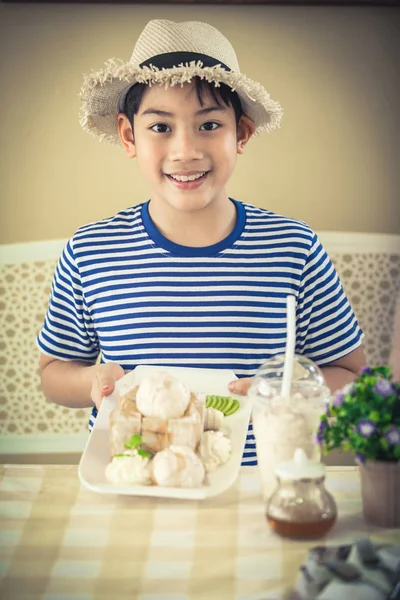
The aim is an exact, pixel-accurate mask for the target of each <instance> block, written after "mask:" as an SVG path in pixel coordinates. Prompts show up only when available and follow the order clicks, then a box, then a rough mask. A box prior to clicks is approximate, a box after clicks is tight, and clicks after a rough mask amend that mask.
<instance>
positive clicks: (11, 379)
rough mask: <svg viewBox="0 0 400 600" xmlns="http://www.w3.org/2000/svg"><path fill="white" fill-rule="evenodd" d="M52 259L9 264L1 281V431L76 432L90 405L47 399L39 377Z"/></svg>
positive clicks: (3, 272)
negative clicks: (40, 335) (39, 343)
mask: <svg viewBox="0 0 400 600" xmlns="http://www.w3.org/2000/svg"><path fill="white" fill-rule="evenodd" d="M55 266H56V261H44V262H32V263H20V264H9V265H3V266H2V267H1V281H0V381H1V384H0V385H1V387H0V435H7V434H14V435H23V434H31V433H78V432H80V431H84V430H85V429H86V428H87V421H88V415H89V409H85V410H80V409H79V410H72V409H70V408H65V407H62V406H58V405H56V404H53V403H51V402H48V401H47V400H46V399H45V398H44V396H43V394H42V392H41V390H40V381H39V369H38V361H39V351H38V349H37V347H36V336H37V333H38V331H39V329H40V327H41V325H42V323H43V318H44V314H45V311H46V308H47V302H48V299H49V293H50V284H51V280H52V277H53V272H54V269H55Z"/></svg>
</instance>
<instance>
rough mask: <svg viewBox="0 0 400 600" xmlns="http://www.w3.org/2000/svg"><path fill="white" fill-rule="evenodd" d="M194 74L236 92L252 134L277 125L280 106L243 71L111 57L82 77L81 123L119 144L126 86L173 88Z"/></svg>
mask: <svg viewBox="0 0 400 600" xmlns="http://www.w3.org/2000/svg"><path fill="white" fill-rule="evenodd" d="M194 77H199V78H200V79H203V80H206V81H208V82H209V83H213V84H214V85H215V86H216V87H219V86H220V85H221V83H224V84H226V85H228V86H229V87H230V88H231V89H232V91H235V92H236V93H237V94H238V96H239V98H240V101H241V104H242V109H243V112H244V113H245V114H246V115H247V116H248V117H249V118H250V119H251V120H252V121H253V122H254V123H255V125H256V131H255V135H257V134H259V133H261V132H263V131H267V132H270V131H272V130H274V129H275V128H277V127H279V126H280V122H281V119H282V115H283V109H282V107H281V106H280V104H279V103H278V102H275V101H274V100H272V98H271V97H270V95H269V94H268V92H267V91H266V89H265V88H264V87H263V86H262V85H261V84H260V83H258V82H256V81H253V80H252V79H249V78H248V77H246V75H244V74H243V73H237V72H234V71H227V70H226V69H224V68H223V67H221V66H219V65H216V66H212V67H206V66H203V63H202V62H201V61H197V62H196V61H192V62H190V63H185V64H180V65H178V66H177V67H171V68H167V69H164V68H163V69H158V68H157V67H154V66H144V67H137V66H136V67H135V66H133V65H132V64H131V63H129V62H127V63H124V62H123V61H119V60H117V59H110V60H109V61H107V63H106V64H105V68H104V69H102V70H100V71H97V72H93V73H90V74H89V75H87V76H85V78H84V82H83V85H82V88H81V92H80V95H79V97H80V101H81V107H80V119H79V120H80V124H81V126H82V128H83V129H84V130H85V131H87V132H88V133H90V134H92V135H94V136H96V137H98V138H99V139H100V140H101V141H103V142H108V143H110V144H114V145H119V144H120V139H119V136H118V129H117V114H118V112H119V110H118V101H119V97H120V95H121V94H122V93H123V92H124V90H126V89H127V88H128V87H131V86H132V85H134V84H136V83H145V84H147V85H149V86H152V85H164V86H165V87H169V86H171V87H173V86H176V85H184V84H186V83H190V82H191V81H192V79H193V78H194Z"/></svg>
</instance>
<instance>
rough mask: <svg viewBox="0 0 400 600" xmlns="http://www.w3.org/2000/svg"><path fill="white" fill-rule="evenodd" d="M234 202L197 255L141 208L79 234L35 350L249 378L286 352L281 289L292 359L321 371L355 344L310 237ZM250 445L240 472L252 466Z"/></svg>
mask: <svg viewBox="0 0 400 600" xmlns="http://www.w3.org/2000/svg"><path fill="white" fill-rule="evenodd" d="M233 202H234V203H235V206H236V210H237V222H236V226H235V228H234V230H233V232H232V233H231V234H230V235H229V236H228V237H227V238H226V239H224V240H222V241H221V242H219V243H218V244H215V245H213V246H208V247H206V248H191V247H184V246H179V245H177V244H173V243H172V242H170V241H169V240H167V239H166V238H164V237H163V236H162V235H161V233H160V232H159V231H158V230H157V229H156V227H155V226H154V224H153V223H152V221H151V219H150V216H149V212H148V203H144V204H140V205H138V206H135V207H133V208H129V209H126V210H124V211H121V212H120V213H118V214H117V215H116V216H114V217H112V218H110V219H106V220H104V221H100V222H97V223H91V224H89V225H86V226H83V227H81V228H80V229H78V231H77V232H76V233H75V235H74V236H73V238H72V239H71V240H70V241H69V242H68V244H67V245H66V247H65V249H64V251H63V253H62V255H61V257H60V260H59V263H58V265H57V269H56V272H55V275H54V280H53V284H52V290H51V298H50V304H49V309H48V312H47V314H46V318H45V322H44V325H43V328H42V330H41V331H40V333H39V336H38V345H39V348H40V350H41V351H42V352H43V353H44V354H47V355H49V356H52V357H55V358H59V359H61V360H83V361H87V362H89V363H93V362H94V361H95V360H96V358H97V356H98V355H99V353H101V360H102V362H109V361H114V362H117V363H119V364H120V365H121V366H122V367H123V368H124V369H125V370H130V369H134V368H135V367H136V366H137V365H139V364H148V365H151V364H153V365H163V366H187V367H203V368H226V369H231V370H233V371H234V372H235V374H236V375H237V376H238V377H249V376H252V375H254V373H255V372H256V371H257V369H258V368H259V366H260V365H261V364H262V363H263V362H264V361H265V360H266V359H268V358H269V357H271V356H273V355H275V354H277V353H281V352H283V351H284V348H285V342H286V317H285V315H286V296H287V294H289V293H291V294H294V295H295V296H296V298H297V312H296V319H297V322H296V328H297V342H296V352H298V353H300V354H305V355H307V356H308V357H309V358H311V359H312V360H314V361H315V362H316V363H317V364H319V365H324V364H328V363H330V362H332V361H334V360H337V359H338V358H340V357H342V356H344V355H346V354H348V353H349V352H351V351H352V350H354V349H355V348H357V347H358V346H359V344H360V340H361V331H360V328H359V326H358V323H357V320H356V318H355V315H354V313H353V311H352V310H351V308H350V305H349V303H348V301H347V299H346V297H345V295H344V292H343V289H342V286H341V284H340V281H339V278H338V276H337V273H336V271H335V269H334V267H333V265H332V263H331V261H330V259H329V257H328V256H327V254H326V252H325V250H324V249H323V247H322V246H321V244H320V242H319V240H318V237H317V236H316V234H315V233H314V232H313V231H312V230H311V229H310V228H309V227H308V225H306V224H305V223H303V222H300V221H296V220H294V219H290V218H287V217H282V216H280V215H277V214H275V213H272V212H270V211H267V210H264V209H260V208H257V207H255V206H252V205H249V204H242V203H240V202H237V201H234V200H233ZM95 416H96V411H95V410H94V411H93V414H92V418H91V424H90V426H92V424H93V422H94V419H95ZM249 435H252V432H251V430H250V431H249ZM253 440H254V438H252V439H248V443H247V445H246V450H245V453H244V461H245V462H246V464H250V463H253V462H254V461H255V455H254V452H255V450H254V441H253Z"/></svg>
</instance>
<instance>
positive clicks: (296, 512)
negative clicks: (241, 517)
mask: <svg viewBox="0 0 400 600" xmlns="http://www.w3.org/2000/svg"><path fill="white" fill-rule="evenodd" d="M275 475H276V478H277V487H276V489H275V491H274V492H273V494H272V495H271V497H270V499H269V501H268V503H267V508H266V517H267V521H268V524H269V525H270V527H271V528H272V529H273V531H275V532H276V533H277V534H278V535H280V536H282V537H286V538H291V539H295V540H303V539H317V538H320V537H323V536H324V535H326V534H327V533H328V532H329V531H330V530H331V529H332V527H333V525H334V524H335V521H336V518H337V508H336V503H335V500H334V498H333V496H332V495H331V494H330V493H329V492H328V490H327V489H326V488H325V483H324V482H325V469H324V466H323V465H322V464H321V463H320V462H315V461H309V460H308V458H307V456H306V454H305V453H304V451H303V450H302V449H301V448H298V449H297V450H296V452H295V454H294V458H293V460H292V461H289V462H285V463H282V464H280V465H278V466H277V468H276V470H275Z"/></svg>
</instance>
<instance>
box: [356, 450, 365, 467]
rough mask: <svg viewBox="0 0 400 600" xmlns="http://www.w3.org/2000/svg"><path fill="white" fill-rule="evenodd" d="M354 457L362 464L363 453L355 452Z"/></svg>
mask: <svg viewBox="0 0 400 600" xmlns="http://www.w3.org/2000/svg"><path fill="white" fill-rule="evenodd" d="M356 458H357V460H358V462H360V463H361V464H362V465H363V464H364V463H365V460H366V459H365V454H361V452H357V453H356Z"/></svg>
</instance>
